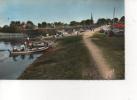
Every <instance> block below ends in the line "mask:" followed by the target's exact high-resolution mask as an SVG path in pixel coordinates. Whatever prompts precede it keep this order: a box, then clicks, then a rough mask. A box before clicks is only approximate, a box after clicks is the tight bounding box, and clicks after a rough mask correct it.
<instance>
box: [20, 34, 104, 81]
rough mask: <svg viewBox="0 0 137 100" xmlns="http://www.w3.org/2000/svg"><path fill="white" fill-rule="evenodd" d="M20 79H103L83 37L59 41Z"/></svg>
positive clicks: (66, 38) (72, 37) (71, 37)
mask: <svg viewBox="0 0 137 100" xmlns="http://www.w3.org/2000/svg"><path fill="white" fill-rule="evenodd" d="M56 42H57V48H53V49H52V50H50V51H48V52H46V53H44V54H43V55H42V56H41V57H39V58H38V59H37V60H36V61H35V62H34V63H33V64H31V65H30V66H29V67H28V68H27V69H26V70H25V71H24V72H23V73H22V75H21V76H20V77H19V79H72V80H73V79H76V80H78V79H101V77H100V75H99V73H98V70H97V69H96V67H95V64H94V62H93V61H92V60H90V59H91V58H90V55H89V52H88V50H87V48H86V47H85V45H84V43H83V41H82V37H81V36H70V37H65V38H62V39H58V40H57V41H56Z"/></svg>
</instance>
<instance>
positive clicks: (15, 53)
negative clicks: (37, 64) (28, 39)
mask: <svg viewBox="0 0 137 100" xmlns="http://www.w3.org/2000/svg"><path fill="white" fill-rule="evenodd" d="M47 49H49V47H41V48H34V49H31V50H26V51H17V52H13V51H10V55H26V54H32V53H37V52H42V51H45V50H47Z"/></svg>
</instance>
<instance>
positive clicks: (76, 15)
mask: <svg viewBox="0 0 137 100" xmlns="http://www.w3.org/2000/svg"><path fill="white" fill-rule="evenodd" d="M114 7H115V8H116V14H115V17H118V18H120V17H122V16H123V15H124V0H0V26H3V25H5V24H9V23H10V21H25V22H26V21H28V20H31V21H33V22H34V24H37V23H39V22H43V21H46V22H58V21H61V22H64V23H69V22H70V21H73V20H75V21H81V20H84V19H90V18H91V12H92V15H93V19H94V20H95V21H96V20H97V19H98V18H113V9H114Z"/></svg>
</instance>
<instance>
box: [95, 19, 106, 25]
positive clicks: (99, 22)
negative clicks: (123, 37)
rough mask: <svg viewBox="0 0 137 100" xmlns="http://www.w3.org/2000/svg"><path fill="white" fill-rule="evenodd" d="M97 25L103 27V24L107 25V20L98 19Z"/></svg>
mask: <svg viewBox="0 0 137 100" xmlns="http://www.w3.org/2000/svg"><path fill="white" fill-rule="evenodd" d="M97 24H98V25H105V24H107V20H106V19H105V18H100V19H98V21H97Z"/></svg>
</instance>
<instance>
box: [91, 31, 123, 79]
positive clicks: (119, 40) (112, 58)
mask: <svg viewBox="0 0 137 100" xmlns="http://www.w3.org/2000/svg"><path fill="white" fill-rule="evenodd" d="M92 41H93V42H94V43H95V44H96V45H98V47H99V48H100V49H102V51H103V54H104V57H105V58H106V59H107V61H108V63H109V64H110V65H111V67H112V68H114V69H115V73H116V78H117V79H124V76H125V75H124V74H125V62H124V61H125V59H124V58H125V57H124V51H125V48H124V37H114V36H113V37H107V36H106V35H105V34H104V33H97V34H95V35H94V36H93V37H92Z"/></svg>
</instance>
